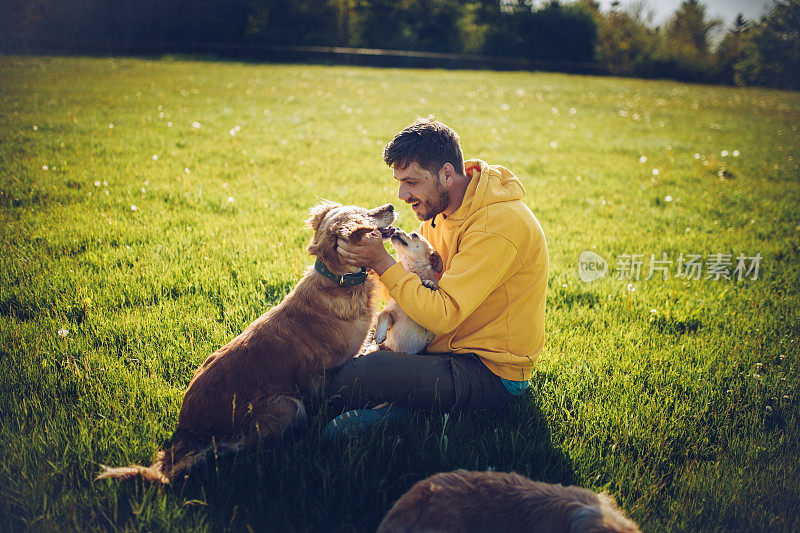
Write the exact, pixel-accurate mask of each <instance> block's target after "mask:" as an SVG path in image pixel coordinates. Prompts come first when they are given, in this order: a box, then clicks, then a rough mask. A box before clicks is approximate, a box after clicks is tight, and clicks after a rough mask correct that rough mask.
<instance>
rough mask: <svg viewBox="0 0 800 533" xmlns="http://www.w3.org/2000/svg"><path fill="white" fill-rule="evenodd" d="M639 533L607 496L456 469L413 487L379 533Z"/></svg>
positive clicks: (493, 474) (635, 526)
mask: <svg viewBox="0 0 800 533" xmlns="http://www.w3.org/2000/svg"><path fill="white" fill-rule="evenodd" d="M412 531H413V532H419V533H422V532H434V531H435V532H439V533H445V532H452V533H456V532H462V531H463V532H465V533H466V532H470V533H472V532H484V531H485V532H491V533H494V532H496V531H503V532H504V533H505V532H517V531H519V532H523V531H524V532H531V531H542V532H547V533H579V532H580V533H600V532H608V533H612V532H618V533H638V532H639V528H638V526H637V525H636V524H635V523H633V522H632V521H631V520H629V519H628V518H626V517H625V515H624V514H623V513H622V511H620V510H619V508H617V504H616V502H615V501H614V499H613V498H612V497H611V496H609V495H608V494H606V493H601V494H598V493H596V492H592V491H590V490H587V489H584V488H581V487H574V486H570V487H564V486H562V485H551V484H549V483H540V482H535V481H531V480H530V479H528V478H526V477H523V476H520V475H517V474H513V473H510V474H509V473H504V472H468V471H466V470H457V471H456V472H446V473H439V474H435V475H433V476H431V477H429V478H426V479H423V480H422V481H420V482H418V483H417V484H415V485H414V486H413V487H411V488H410V489H409V490H408V492H406V493H405V494H404V495H403V496H401V497H400V499H399V500H397V502H396V503H395V504H394V506H393V507H392V508H391V509H390V510H389V512H388V513H387V514H386V517H385V518H384V519H383V521H382V522H381V524H380V525H379V526H378V533H400V532H403V533H406V532H412Z"/></svg>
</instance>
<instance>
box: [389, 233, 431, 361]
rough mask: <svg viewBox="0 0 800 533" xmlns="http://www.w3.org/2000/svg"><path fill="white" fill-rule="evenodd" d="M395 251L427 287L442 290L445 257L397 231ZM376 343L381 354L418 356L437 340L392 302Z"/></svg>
mask: <svg viewBox="0 0 800 533" xmlns="http://www.w3.org/2000/svg"><path fill="white" fill-rule="evenodd" d="M392 247H393V248H394V251H395V252H397V259H398V260H399V261H400V262H401V263H402V264H403V266H404V267H405V269H406V270H408V271H409V272H411V273H412V274H416V275H417V276H419V277H420V279H421V280H422V284H423V285H424V286H425V287H428V288H429V289H433V290H436V288H438V286H439V284H438V279H439V276H438V275H439V274H441V273H442V268H443V265H442V257H441V256H440V255H439V253H438V252H437V251H436V250H434V249H433V246H431V244H430V243H429V242H428V241H427V240H425V238H424V237H423V236H422V235H420V234H418V233H416V232H414V233H406V232H405V231H403V230H401V229H397V230H395V232H394V234H393V235H392ZM374 340H375V343H376V344H378V348H379V349H381V350H389V351H392V352H400V353H407V354H418V353H420V352H421V351H422V350H424V349H425V347H426V346H427V345H428V343H429V342H431V340H433V333H431V332H430V331H428V330H427V329H425V328H423V327H422V326H420V325H419V324H417V323H416V322H414V321H413V320H411V318H410V317H409V316H408V315H407V314H406V312H405V311H403V309H401V308H400V304H398V303H397V302H396V301H394V300H389V303H388V304H387V305H386V308H385V309H384V310H383V311H381V313H380V314H379V315H378V323H377V325H376V326H375V338H374Z"/></svg>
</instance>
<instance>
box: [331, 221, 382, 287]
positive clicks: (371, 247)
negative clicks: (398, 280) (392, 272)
mask: <svg viewBox="0 0 800 533" xmlns="http://www.w3.org/2000/svg"><path fill="white" fill-rule="evenodd" d="M337 250H338V251H339V255H341V256H342V260H343V262H344V264H345V265H347V266H349V267H354V268H361V267H366V268H371V269H372V270H374V271H375V272H376V273H377V274H378V275H379V276H380V275H381V274H383V273H384V272H386V270H387V269H388V268H389V267H390V266H392V265H393V264H395V262H396V261H395V260H394V258H393V257H392V256H391V255H389V252H387V251H386V248H384V247H383V238H382V237H381V234H380V233H379V232H377V231H373V232H372V233H368V234H366V235H364V236H363V237H362V238H361V240H360V241H359V242H357V243H352V242H350V241H348V240H347V239H344V238H342V237H339V239H338V241H337Z"/></svg>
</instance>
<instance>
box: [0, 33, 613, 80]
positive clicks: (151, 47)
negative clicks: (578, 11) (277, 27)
mask: <svg viewBox="0 0 800 533" xmlns="http://www.w3.org/2000/svg"><path fill="white" fill-rule="evenodd" d="M0 47H2V50H3V52H4V53H23V54H24V53H28V54H30V53H33V54H52V53H55V54H80V55H101V56H106V55H115V56H120V55H121V56H161V55H165V54H187V55H194V56H201V57H212V58H219V59H236V60H244V61H259V62H262V61H263V62H277V63H328V64H330V63H334V64H347V65H362V66H373V67H399V68H443V69H482V70H528V71H531V70H544V71H556V72H568V73H575V74H608V73H609V71H608V69H607V68H606V66H605V65H603V64H601V63H594V62H592V63H576V62H565V61H536V60H530V59H524V58H514V57H501V56H486V55H469V54H454V53H440V52H415V51H406V50H380V49H375V48H346V47H340V46H283V45H256V44H241V43H207V42H172V41H112V40H100V39H77V38H71V39H69V40H68V41H66V40H64V41H58V40H52V41H42V40H41V39H38V40H37V42H36V43H24V42H22V41H19V40H17V41H16V42H13V41H10V40H4V42H0ZM614 74H622V75H625V74H627V73H624V72H623V73H620V72H614Z"/></svg>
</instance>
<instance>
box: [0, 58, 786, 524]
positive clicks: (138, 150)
mask: <svg viewBox="0 0 800 533" xmlns="http://www.w3.org/2000/svg"><path fill="white" fill-rule="evenodd" d="M162 113H163V115H162ZM430 113H435V115H436V117H437V118H439V119H440V120H443V121H445V122H447V123H448V124H449V125H450V126H452V127H453V128H454V129H455V130H456V131H458V132H459V134H460V135H461V138H462V144H463V148H464V151H465V154H466V155H467V157H480V158H482V159H484V160H486V161H489V162H491V163H497V164H503V165H505V166H507V167H509V168H510V169H512V171H513V172H515V174H517V175H518V176H519V177H520V179H521V180H522V182H523V183H524V185H525V186H526V188H527V196H526V201H527V203H528V205H529V206H530V207H531V209H532V210H533V212H534V213H535V214H536V215H537V217H538V218H539V220H540V221H541V224H542V226H543V228H544V230H545V233H546V235H547V239H548V245H549V250H550V258H551V263H550V266H551V276H550V283H549V292H548V307H547V326H546V327H547V340H546V344H545V349H544V352H543V353H542V354H541V356H540V362H539V364H538V366H537V369H536V371H535V373H534V376H533V379H532V390H531V392H530V393H528V394H526V395H525V396H524V397H523V398H522V399H521V400H520V401H519V402H518V403H517V404H515V405H514V406H513V407H511V408H509V409H506V410H504V411H502V412H500V413H481V412H478V413H462V414H452V415H450V416H447V415H443V414H441V413H438V414H429V415H425V414H421V415H417V416H415V417H414V418H413V419H412V420H410V421H409V422H407V423H405V424H404V425H402V426H401V427H400V428H399V429H397V430H391V431H390V430H385V429H384V430H379V431H377V432H375V433H373V434H370V435H367V436H366V437H364V438H361V439H355V440H350V441H344V442H340V443H335V444H326V443H324V442H322V440H321V438H320V436H319V434H320V431H321V428H322V427H323V425H324V423H325V414H324V413H323V414H320V415H319V416H318V417H316V418H315V419H314V420H313V421H312V423H311V425H310V428H309V431H308V434H307V436H306V438H305V439H304V440H303V441H302V442H301V443H299V444H297V445H295V446H284V447H282V448H280V449H276V450H270V449H262V450H258V449H253V450H249V451H247V452H244V453H241V454H239V455H238V456H237V457H229V458H220V460H219V461H217V462H212V463H211V464H209V465H207V466H206V467H204V468H203V469H201V470H199V471H197V472H196V473H195V475H194V476H192V478H191V479H190V480H189V481H188V482H187V483H186V484H185V485H183V486H180V487H174V488H172V489H169V490H163V489H158V488H154V487H145V486H143V485H141V484H137V483H132V484H127V485H124V484H119V483H112V482H98V483H93V482H92V478H93V476H94V475H95V474H96V473H97V472H98V470H99V466H98V465H99V464H100V463H102V464H109V465H120V464H126V463H128V462H129V461H135V462H147V461H148V460H149V459H151V457H152V455H153V454H154V452H155V451H156V449H157V448H158V446H159V445H161V444H163V443H164V442H165V441H166V440H167V439H168V438H169V436H170V435H171V433H172V431H173V430H174V428H175V424H176V419H177V413H178V409H179V406H180V400H181V394H182V391H183V390H184V388H185V387H186V385H187V383H188V381H189V379H190V377H191V374H192V371H193V370H194V368H195V367H196V366H197V365H198V364H199V363H200V362H202V361H203V359H204V358H205V357H206V356H207V355H208V354H209V353H211V352H212V351H214V350H215V349H216V348H217V347H219V346H220V345H222V344H224V343H225V342H226V341H228V340H229V339H231V338H232V337H233V336H234V335H236V334H238V333H239V332H240V331H241V330H242V329H243V328H244V327H245V326H246V325H247V324H248V323H249V322H250V321H252V320H253V319H254V318H255V317H257V316H258V315H259V314H261V313H262V312H263V311H264V310H265V309H267V308H269V307H270V306H272V305H274V304H276V303H277V302H278V301H280V299H281V298H282V297H283V296H284V295H285V294H286V293H287V292H288V291H289V289H290V288H291V287H292V286H293V285H294V283H295V282H296V281H297V280H298V279H299V277H300V275H301V273H302V272H303V270H304V268H305V266H306V265H307V264H309V262H310V258H309V257H308V256H307V254H306V253H305V252H304V246H305V243H306V242H307V240H308V238H309V232H308V230H307V229H305V228H304V227H303V220H304V219H305V217H306V215H307V211H308V208H309V207H310V206H311V205H313V204H314V203H315V202H316V201H317V198H318V197H322V198H329V199H332V200H336V201H339V202H344V203H357V204H361V205H366V206H373V205H378V204H381V203H385V202H387V201H392V200H393V199H395V195H396V188H395V183H394V180H393V179H392V177H391V171H390V170H388V169H387V168H386V167H385V166H384V165H383V163H382V161H381V149H382V147H383V145H384V144H385V143H386V142H387V141H388V140H389V139H391V137H392V136H393V135H394V133H395V132H396V131H398V130H400V129H401V128H403V127H405V126H406V125H407V124H409V123H410V122H411V121H412V120H413V119H414V118H415V117H416V116H417V115H428V114H430ZM634 115H635V116H634ZM637 119H638V120H637ZM193 122H199V123H200V127H199V128H193V127H192V124H193ZM168 123H171V124H172V126H171V127H170V126H169V124H168ZM109 124H113V128H111V127H109ZM798 124H800V94H798V93H790V92H775V91H766V90H757V89H747V90H744V89H733V88H725V87H710V86H701V85H684V84H679V83H672V82H655V81H637V80H629V79H616V78H595V77H584V76H567V75H560V74H542V73H491V72H456V71H435V70H424V71H423V70H380V69H366V68H349V67H323V66H308V65H298V66H294V65H281V66H278V65H245V64H231V63H214V62H190V61H175V60H171V61H167V60H165V61H145V60H135V59H80V58H47V57H0V450H2V459H0V529H4V530H8V529H12V530H15V529H31V530H52V529H64V530H87V529H117V528H119V529H129V530H189V529H191V530H195V529H199V530H225V529H231V530H247V529H249V528H252V529H253V530H275V531H291V530H296V531H309V530H343V531H350V530H358V531H370V530H374V528H375V526H376V525H377V523H378V522H379V521H380V519H381V518H382V516H383V514H384V513H385V512H386V510H387V509H388V508H389V506H390V505H391V503H392V502H393V501H394V500H395V499H396V498H397V497H398V496H399V495H400V494H402V493H403V492H404V491H405V490H406V489H407V488H408V487H410V486H411V485H412V484H413V483H414V482H416V481H417V480H419V479H421V478H423V477H424V476H427V475H429V474H432V473H434V472H439V471H445V470H452V469H455V468H469V469H487V468H492V469H496V470H501V471H511V470H513V471H517V472H519V473H522V474H525V475H527V476H529V477H531V478H533V479H537V480H544V481H548V482H556V483H574V484H580V485H582V486H586V487H590V488H592V489H595V490H603V489H605V490H608V491H609V492H611V493H613V494H614V495H615V496H616V497H617V499H618V500H619V502H620V504H621V505H622V507H623V508H624V509H625V510H626V511H627V512H628V513H629V514H630V515H631V516H632V517H633V518H634V519H635V520H636V521H638V522H639V523H641V525H642V528H643V529H644V530H645V531H663V530H672V531H697V530H705V531H751V530H756V531H759V530H760V531H776V530H777V531H781V530H784V531H791V530H794V531H798V530H800V519H798V514H799V513H800V428H799V427H798V422H800V421H799V420H798V415H799V414H800V396H799V395H798V385H800V378H799V377H798V370H800V349H798V345H799V344H800V306H799V305H798V303H800V302H798V296H799V293H800V214H798V205H800V172H799V171H798V157H800V153H799V152H800V151H799V150H798V147H799V146H800V142H799V141H800V133H798V131H797V127H798V126H797V125H798ZM236 126H239V131H238V132H236V134H235V135H231V134H230V130H231V129H233V128H235V127H236ZM551 142H554V143H556V145H554V147H551ZM723 150H728V151H729V152H732V151H733V150H738V151H739V152H740V155H739V156H738V157H733V156H732V155H728V156H727V157H724V156H722V151H723ZM154 154H156V155H157V156H158V158H157V159H154V158H153V155H154ZM695 154H699V158H698V159H695ZM640 156H646V157H647V161H646V162H644V163H640V162H639V158H640ZM44 166H47V170H44V169H43V167H44ZM654 168H655V169H658V170H659V173H658V174H657V175H655V174H653V172H652V170H653V169H654ZM723 170H724V172H723V174H722V175H723V177H722V178H721V177H720V172H721V171H723ZM96 182H98V183H99V186H96V185H95V183H96ZM667 196H669V197H671V201H667V199H666V198H667ZM229 197H230V198H232V201H229ZM394 203H395V205H396V206H397V207H398V208H399V210H400V212H401V216H402V222H401V225H402V226H403V227H405V228H406V229H411V228H413V227H415V226H416V222H415V219H414V217H413V214H412V213H411V211H410V210H409V209H408V208H407V207H406V206H405V205H402V206H401V205H400V202H398V201H395V202H394ZM133 205H135V206H136V210H135V211H134V210H132V206H133ZM583 250H593V251H595V252H597V253H599V254H601V255H602V256H603V257H605V258H606V259H607V260H608V261H609V263H610V264H611V266H612V268H613V266H614V264H615V263H616V258H618V257H619V256H620V255H621V254H626V253H627V254H633V253H639V254H645V264H644V266H643V274H642V279H640V280H639V281H632V282H631V283H632V285H631V286H630V288H632V289H634V290H630V289H629V287H628V283H629V282H628V281H625V280H617V279H613V278H612V277H607V278H605V279H603V280H600V281H596V282H593V283H591V284H587V283H584V282H582V281H580V279H579V278H578V274H577V263H578V256H579V254H580V252H581V251H583ZM662 252H667V253H668V254H669V258H670V259H672V260H673V261H674V262H675V263H673V265H672V269H671V274H672V275H671V276H670V278H669V279H667V280H666V281H662V280H661V279H660V277H657V278H654V279H651V280H649V281H647V280H645V279H644V278H645V277H646V275H647V269H648V268H647V267H648V265H649V256H650V254H651V253H652V254H655V255H656V256H657V257H660V256H661V253H662ZM720 252H721V253H729V254H733V256H734V257H735V256H736V255H738V254H739V253H745V254H746V255H748V256H752V255H755V254H756V253H757V252H758V253H760V254H761V255H762V256H763V262H762V264H761V270H760V273H759V277H758V279H757V280H750V279H748V280H742V281H727V280H719V281H715V280H713V279H701V280H699V281H693V280H692V281H687V280H683V279H681V278H676V277H675V276H674V273H675V269H676V267H677V264H676V263H677V258H678V255H679V254H680V253H684V254H692V253H694V254H702V255H703V256H704V259H705V258H706V257H707V256H708V255H709V254H712V253H720ZM703 276H705V273H704V274H703ZM62 328H63V329H66V330H68V334H67V336H66V337H65V338H62V337H60V336H59V335H58V331H59V330H60V329H62ZM330 415H331V414H330V413H329V414H328V416H330Z"/></svg>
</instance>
